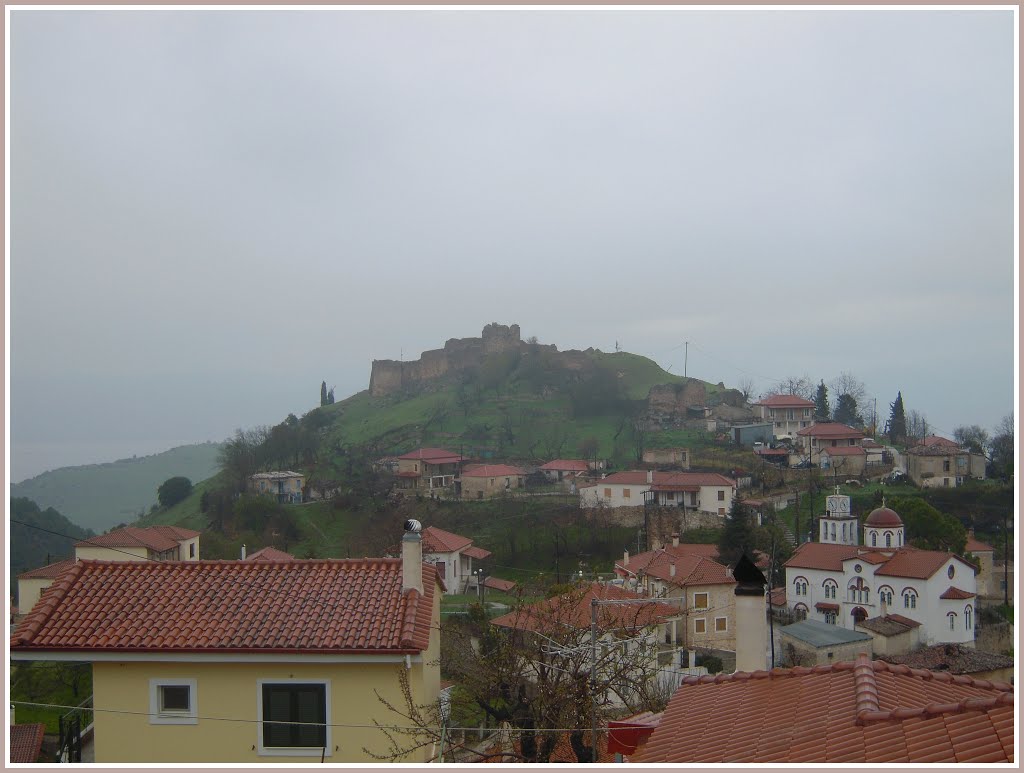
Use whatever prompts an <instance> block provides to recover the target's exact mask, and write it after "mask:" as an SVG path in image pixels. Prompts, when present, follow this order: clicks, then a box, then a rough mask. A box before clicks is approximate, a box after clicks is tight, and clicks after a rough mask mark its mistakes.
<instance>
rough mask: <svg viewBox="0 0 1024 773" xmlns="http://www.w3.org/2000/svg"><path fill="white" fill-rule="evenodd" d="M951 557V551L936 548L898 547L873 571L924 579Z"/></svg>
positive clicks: (889, 575) (960, 559)
mask: <svg viewBox="0 0 1024 773" xmlns="http://www.w3.org/2000/svg"><path fill="white" fill-rule="evenodd" d="M951 558H956V556H954V555H953V554H952V553H942V552H940V551H938V550H916V549H914V548H900V549H899V550H897V551H896V553H895V554H893V557H892V558H890V559H889V560H888V561H886V562H885V565H884V566H882V568H880V569H878V570H877V571H876V572H875V575H876V576H877V575H886V576H888V577H914V578H916V579H918V580H926V579H928V578H929V577H931V576H932V575H933V574H935V573H936V572H937V571H939V569H941V568H942V567H943V566H945V565H946V562H947V561H948V560H949V559H951ZM957 560H958V561H960V562H961V563H963V564H965V565H966V566H970V564H968V563H967V562H966V561H964V560H963V559H962V558H957ZM971 568H973V567H971Z"/></svg>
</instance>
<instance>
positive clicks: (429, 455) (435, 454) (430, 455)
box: [398, 448, 462, 464]
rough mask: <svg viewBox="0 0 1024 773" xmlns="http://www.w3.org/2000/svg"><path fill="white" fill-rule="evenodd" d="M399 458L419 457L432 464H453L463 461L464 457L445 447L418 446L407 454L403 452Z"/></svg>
mask: <svg viewBox="0 0 1024 773" xmlns="http://www.w3.org/2000/svg"><path fill="white" fill-rule="evenodd" d="M398 458H399V459H419V460H421V461H424V462H429V463H430V464H451V463H452V462H459V461H462V457H461V456H459V455H458V454H453V453H452V452H451V451H446V450H445V449H443V448H417V449H416V450H415V451H410V452H409V453H407V454H402V455H401V456H399V457H398Z"/></svg>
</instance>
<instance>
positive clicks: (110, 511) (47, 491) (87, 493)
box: [10, 443, 220, 532]
mask: <svg viewBox="0 0 1024 773" xmlns="http://www.w3.org/2000/svg"><path fill="white" fill-rule="evenodd" d="M219 450H220V444H218V443H200V444H197V445H189V446H178V447H177V448H172V449H170V450H169V451H164V452H163V453H159V454H153V455H151V456H140V457H137V458H132V459H119V460H118V461H116V462H108V463H105V464H87V465H82V466H78V467H61V468H60V469H57V470H51V471H49V472H44V473H43V474H42V475H37V476H36V477H34V478H29V479H28V480H25V481H22V482H21V483H15V484H13V485H12V486H11V491H10V495H11V496H12V497H25V498H28V499H31V500H32V501H34V502H37V503H38V504H39V506H40V507H42V508H47V507H52V508H54V509H56V510H59V511H60V512H61V513H64V514H65V515H66V516H67V517H68V518H69V519H71V520H72V521H73V522H75V523H77V524H79V525H81V526H83V527H85V528H88V529H93V530H94V531H96V532H104V531H106V530H108V529H109V528H111V527H112V526H116V525H117V524H119V523H125V522H130V521H133V520H134V519H135V518H137V517H138V516H139V514H140V513H145V512H147V511H148V510H149V509H150V507H151V506H152V505H153V504H154V503H155V502H156V490H157V487H158V486H159V485H160V484H161V483H163V482H164V481H165V480H167V479H168V478H171V477H174V476H175V475H184V476H185V477H186V478H189V479H191V480H192V481H200V480H204V479H206V478H209V477H210V476H211V475H213V474H215V473H216V472H217V454H218V452H219Z"/></svg>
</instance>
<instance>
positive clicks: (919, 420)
mask: <svg viewBox="0 0 1024 773" xmlns="http://www.w3.org/2000/svg"><path fill="white" fill-rule="evenodd" d="M926 437H928V417H927V416H925V415H924V414H923V413H921V412H920V411H915V410H914V409H913V408H911V409H910V410H908V411H907V439H908V440H909V439H911V438H913V439H914V440H917V441H921V440H924V439H925V438H926Z"/></svg>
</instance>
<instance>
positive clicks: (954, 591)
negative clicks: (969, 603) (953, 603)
mask: <svg viewBox="0 0 1024 773" xmlns="http://www.w3.org/2000/svg"><path fill="white" fill-rule="evenodd" d="M939 598H940V599H973V598H974V594H973V593H968V592H967V591H965V590H961V589H960V588H957V587H956V586H955V585H950V586H949V587H948V588H946V590H944V591H942V593H941V594H940V595H939Z"/></svg>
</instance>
